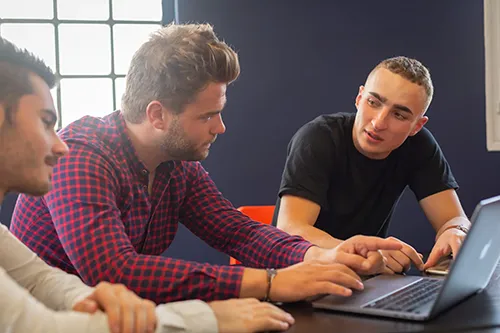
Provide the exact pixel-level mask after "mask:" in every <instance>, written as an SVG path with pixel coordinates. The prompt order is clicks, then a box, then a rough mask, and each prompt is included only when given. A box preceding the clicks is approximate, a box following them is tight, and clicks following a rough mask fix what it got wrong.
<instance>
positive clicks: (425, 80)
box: [369, 56, 434, 109]
mask: <svg viewBox="0 0 500 333" xmlns="http://www.w3.org/2000/svg"><path fill="white" fill-rule="evenodd" d="M379 68H385V69H387V70H389V71H391V72H392V73H394V74H398V75H401V76H402V77H404V78H405V79H407V80H408V81H410V82H413V83H416V84H418V85H419V86H421V87H423V88H424V90H425V93H426V95H427V105H426V109H427V107H429V104H431V101H432V96H433V95H434V86H433V85H432V79H431V74H430V72H429V70H428V69H427V67H425V66H424V65H423V64H422V63H421V62H420V61H418V60H415V59H411V58H408V57H404V56H399V57H394V58H389V59H385V60H383V61H382V62H380V63H379V64H378V65H377V66H376V67H375V68H374V69H373V70H372V71H371V73H370V75H369V76H371V75H372V74H373V73H374V72H375V71H376V70H377V69H379Z"/></svg>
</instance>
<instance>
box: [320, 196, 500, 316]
mask: <svg viewBox="0 0 500 333" xmlns="http://www.w3.org/2000/svg"><path fill="white" fill-rule="evenodd" d="M471 222H472V226H471V229H470V231H469V233H468V235H467V237H466V238H465V241H464V243H463V244H462V248H461V250H460V252H459V253H458V255H457V256H456V258H455V259H454V262H453V263H452V265H451V267H450V271H449V273H448V276H447V277H446V279H444V278H442V277H441V278H434V277H426V276H405V275H378V276H376V277H374V278H370V279H368V280H366V281H364V286H365V289H364V290H363V291H360V292H358V291H355V292H353V295H352V296H351V297H341V296H334V295H328V296H325V297H323V298H321V299H319V300H317V301H315V302H313V307H315V308H321V309H328V310H336V311H342V312H350V313H361V314H368V315H374V316H382V317H391V318H402V319H408V320H417V321H423V320H428V319H431V318H432V317H434V316H436V315H437V314H439V313H440V312H442V311H444V310H446V309H447V308H449V307H451V306H452V305H455V304H457V303H458V302H460V301H462V300H464V299H466V298H467V297H469V296H471V295H473V294H475V293H477V292H480V291H481V290H483V289H484V288H485V287H486V286H487V284H488V282H489V280H490V278H491V276H492V275H493V272H494V270H495V268H496V265H497V264H498V261H499V258H500V196H497V197H493V198H490V199H485V200H482V201H481V202H480V203H479V204H478V205H477V207H476V209H475V210H474V214H473V215H472V218H471Z"/></svg>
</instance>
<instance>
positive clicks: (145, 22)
mask: <svg viewBox="0 0 500 333" xmlns="http://www.w3.org/2000/svg"><path fill="white" fill-rule="evenodd" d="M0 1H7V0H0ZM13 1H15V0H13ZM33 1H36V0H33ZM58 1H64V0H52V6H53V12H54V17H53V18H52V19H32V18H3V17H2V15H1V13H0V36H2V31H1V24H2V23H16V24H22V23H46V24H47V23H48V24H52V25H53V26H54V34H55V68H52V70H53V71H54V73H55V74H56V75H57V76H58V78H59V79H61V80H62V79H87V78H109V79H111V82H112V102H113V110H116V109H117V106H119V105H120V101H119V100H117V99H118V98H119V97H118V98H117V96H116V94H115V91H116V90H115V89H116V84H115V83H116V82H115V79H117V78H125V75H124V74H115V55H114V36H113V28H112V27H113V25H115V24H131V25H151V24H158V25H159V26H161V25H162V20H161V19H160V20H159V21H157V20H142V21H139V20H114V19H113V14H112V13H113V10H112V8H113V7H112V5H113V0H108V5H109V19H107V20H84V19H78V20H73V19H64V20H62V19H58V13H57V2H58ZM158 2H160V3H161V2H162V0H158ZM174 4H175V8H174V11H175V13H174V14H175V17H176V19H177V1H175V2H174ZM64 23H70V24H105V25H109V26H110V45H111V71H110V74H104V75H91V74H82V75H63V74H61V72H60V40H59V29H58V28H59V25H60V24H64ZM13 42H14V43H15V41H13ZM55 89H56V100H55V101H54V102H55V104H56V107H57V112H58V124H57V129H61V128H62V124H63V121H64V119H63V118H64V113H65V111H64V110H63V107H62V102H61V100H62V98H61V87H60V85H58V86H57V87H56V88H55ZM113 110H107V111H108V112H112V111H113Z"/></svg>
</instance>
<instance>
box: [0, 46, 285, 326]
mask: <svg viewBox="0 0 500 333" xmlns="http://www.w3.org/2000/svg"><path fill="white" fill-rule="evenodd" d="M55 83H56V78H55V76H54V74H53V73H52V71H51V70H50V69H49V68H48V67H47V66H46V65H45V64H44V63H43V62H42V61H40V60H39V59H37V58H36V57H35V56H34V55H32V54H31V53H29V52H27V51H26V50H20V49H18V48H16V47H15V46H14V45H13V44H12V43H10V42H8V41H6V40H5V39H2V38H0V161H1V162H0V203H1V202H2V201H3V198H4V196H5V194H6V193H7V192H9V191H15V192H19V193H28V194H31V195H43V194H45V193H47V192H48V191H49V190H50V184H51V173H52V168H53V166H54V165H55V163H57V160H58V158H59V157H61V156H63V155H65V154H66V153H67V152H68V147H67V146H66V144H65V143H64V142H62V141H61V140H60V139H59V137H58V136H57V135H56V132H55V130H54V127H55V125H56V121H57V116H56V112H55V108H54V104H53V100H52V97H51V94H50V88H52V87H53V86H54V85H55ZM292 323H293V318H292V317H291V316H290V315H289V314H287V313H286V312H284V311H282V310H281V309H279V308H277V307H275V306H273V305H271V304H269V303H265V302H259V301H257V300H255V299H238V300H228V301H217V302H212V303H208V304H207V303H205V302H202V301H198V300H193V301H185V302H175V303H169V304H162V305H159V306H155V304H154V303H153V302H151V301H148V300H144V299H141V298H139V297H138V296H136V295H135V294H134V293H133V292H131V291H129V290H128V289H126V288H125V287H124V286H121V285H112V284H109V283H106V282H102V283H100V284H98V285H97V286H96V287H95V288H90V287H88V286H86V285H85V284H84V283H83V282H82V281H81V280H80V279H79V278H78V277H76V276H73V275H70V274H67V273H65V272H63V271H61V270H59V269H57V268H53V267H50V266H48V265H47V264H46V263H45V262H43V261H42V260H41V259H40V258H38V256H37V255H35V254H34V253H33V252H32V251H31V250H29V249H28V248H27V247H26V246H25V245H24V244H22V243H21V242H20V241H18V240H17V238H15V237H14V236H13V235H12V234H11V233H10V232H9V231H8V229H7V228H6V227H5V226H0V333H3V332H9V333H19V332H22V333H24V332H31V333H35V332H52V333H57V332H72V333H79V332H82V333H83V332H108V331H111V332H255V331H261V330H283V329H287V328H288V327H289V325H291V324H292Z"/></svg>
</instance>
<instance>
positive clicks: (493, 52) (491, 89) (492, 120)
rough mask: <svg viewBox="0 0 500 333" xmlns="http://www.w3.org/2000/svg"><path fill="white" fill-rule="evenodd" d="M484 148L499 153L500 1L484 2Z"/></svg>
mask: <svg viewBox="0 0 500 333" xmlns="http://www.w3.org/2000/svg"><path fill="white" fill-rule="evenodd" d="M484 53H485V79H486V80H485V81H486V82H485V92H486V146H487V149H488V151H500V1H498V0H484Z"/></svg>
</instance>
